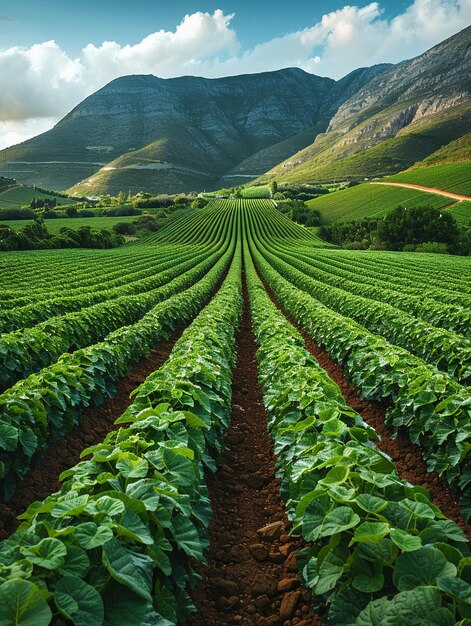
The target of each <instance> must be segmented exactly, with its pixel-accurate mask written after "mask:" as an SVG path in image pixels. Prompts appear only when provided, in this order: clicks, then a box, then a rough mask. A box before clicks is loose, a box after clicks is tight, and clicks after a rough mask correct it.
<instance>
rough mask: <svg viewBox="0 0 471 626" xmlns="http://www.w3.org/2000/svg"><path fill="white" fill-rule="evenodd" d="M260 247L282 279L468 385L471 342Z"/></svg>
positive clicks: (289, 257)
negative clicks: (322, 277)
mask: <svg viewBox="0 0 471 626" xmlns="http://www.w3.org/2000/svg"><path fill="white" fill-rule="evenodd" d="M259 241H260V240H259ZM259 246H260V249H261V251H262V253H263V255H264V257H265V258H266V259H267V260H269V262H270V263H271V265H273V266H274V267H275V268H276V269H277V270H278V271H279V272H280V273H281V274H282V275H283V276H284V277H285V278H287V279H289V280H290V282H292V283H293V284H295V285H296V286H297V287H299V288H300V289H302V290H303V291H306V292H307V293H309V294H310V295H311V296H313V297H314V298H316V299H317V300H319V301H320V302H322V303H323V304H325V305H326V306H328V307H329V308H332V309H333V310H335V311H336V312H338V313H341V314H342V315H345V316H347V317H349V318H351V319H353V320H355V321H357V322H358V323H360V324H361V325H362V326H364V327H365V328H367V329H368V330H369V331H371V332H373V333H376V334H379V335H382V336H383V337H385V338H386V339H387V340H388V341H390V342H392V343H394V344H397V345H399V346H401V347H403V348H405V349H406V350H409V351H410V352H412V353H413V354H416V355H417V356H419V357H420V358H422V359H423V360H424V361H426V362H428V363H430V364H431V365H434V366H436V367H438V368H439V369H441V370H444V371H446V372H447V373H448V374H450V376H452V377H454V378H456V380H458V381H459V382H461V383H462V384H464V385H467V384H469V383H471V342H470V341H469V340H468V339H466V338H465V337H463V336H462V335H460V334H458V333H455V332H452V331H448V330H445V329H443V328H437V327H435V326H431V325H430V324H427V323H425V322H423V321H422V320H420V319H417V318H415V317H413V316H412V315H410V314H408V313H405V312H403V311H401V310H399V309H397V308H395V307H394V306H391V305H390V304H387V303H383V302H376V301H375V300H371V299H369V298H367V297H363V296H357V295H354V294H351V293H349V292H346V291H344V290H343V289H340V288H338V287H331V286H329V285H328V284H326V283H325V282H324V281H321V280H318V279H316V278H313V277H312V275H317V269H315V268H311V267H310V266H308V265H307V264H306V263H304V262H303V261H298V260H297V259H296V258H295V256H294V255H285V254H283V253H281V252H279V251H277V250H276V249H275V252H272V251H273V250H274V248H272V247H271V246H270V245H269V244H268V245H267V244H266V243H265V242H264V243H263V244H262V243H259Z"/></svg>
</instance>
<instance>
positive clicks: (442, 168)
mask: <svg viewBox="0 0 471 626" xmlns="http://www.w3.org/2000/svg"><path fill="white" fill-rule="evenodd" d="M468 146H469V144H468ZM385 180H387V181H392V182H400V183H411V184H413V185H422V186H423V187H432V188H435V189H442V190H443V191H451V192H453V193H458V194H462V195H464V196H471V161H464V162H462V163H446V164H443V165H433V166H431V167H419V168H413V169H409V170H406V171H405V172H401V173H400V174H396V175H395V176H390V177H388V178H385Z"/></svg>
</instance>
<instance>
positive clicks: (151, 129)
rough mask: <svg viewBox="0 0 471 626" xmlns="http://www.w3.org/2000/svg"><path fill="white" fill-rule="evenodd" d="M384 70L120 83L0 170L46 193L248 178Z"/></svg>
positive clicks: (20, 149)
mask: <svg viewBox="0 0 471 626" xmlns="http://www.w3.org/2000/svg"><path fill="white" fill-rule="evenodd" d="M386 67H387V66H384V65H382V66H376V67H373V68H366V69H362V70H357V71H356V72H353V73H352V74H351V75H349V76H348V77H346V78H345V79H343V80H342V81H338V82H335V81H334V80H332V79H330V78H320V77H318V76H314V75H312V74H307V73H306V72H304V71H302V70H300V69H296V68H290V69H285V70H279V71H276V72H265V73H262V74H250V75H242V76H233V77H228V78H219V79H205V78H198V77H191V76H184V77H181V78H174V79H167V80H164V79H160V78H157V77H155V76H124V77H122V78H119V79H116V80H114V81H112V82H111V83H109V84H108V85H106V86H105V87H103V89H100V90H99V91H98V92H96V93H95V94H93V95H91V96H90V97H88V98H87V99H86V100H84V101H83V102H82V103H80V104H79V105H78V106H77V107H76V108H75V109H74V110H73V111H71V112H70V113H69V114H68V115H67V116H66V117H65V118H64V119H63V120H61V121H60V122H59V123H58V124H57V125H56V126H55V127H54V128H53V129H52V130H50V131H48V132H47V133H44V134H42V135H39V136H38V137H35V138H33V139H31V140H29V141H26V142H24V143H22V144H20V145H18V146H13V147H11V148H7V149H6V150H3V151H1V152H0V173H5V174H6V175H10V176H14V177H16V178H17V179H18V180H20V181H22V182H29V183H35V184H41V185H44V186H48V187H53V188H54V187H55V188H58V187H60V188H64V187H70V186H72V185H75V186H74V187H73V192H74V193H78V194H80V193H104V192H116V191H118V190H120V189H126V190H127V189H131V191H139V190H140V189H142V188H146V189H148V190H154V191H183V190H187V191H188V190H190V189H202V188H205V187H206V188H208V187H210V186H211V185H216V181H217V180H218V179H220V178H221V177H222V176H224V175H225V174H228V173H235V174H238V173H240V172H238V171H237V166H238V165H239V164H242V163H244V164H245V165H243V166H242V169H243V170H245V171H247V170H246V167H247V164H249V166H250V168H252V167H254V166H256V168H257V169H256V171H255V172H249V174H253V173H254V174H255V175H259V174H263V173H264V172H265V171H267V170H268V169H270V168H271V167H273V166H274V165H276V164H277V163H279V162H280V161H282V160H283V159H285V158H287V157H288V156H289V155H290V154H292V153H293V152H295V151H297V150H299V149H301V148H303V147H305V146H306V145H308V144H309V143H310V142H311V141H312V139H313V137H314V136H315V135H316V134H317V133H318V132H321V131H324V130H325V129H326V127H327V124H328V122H329V120H330V118H331V117H332V115H333V114H334V113H335V111H336V110H337V109H338V107H339V105H340V104H341V103H342V102H344V101H345V100H346V99H347V98H349V97H350V96H351V95H352V93H353V92H354V91H355V90H357V89H358V88H359V87H360V86H362V85H363V84H364V83H365V82H367V81H368V80H370V79H371V77H372V76H374V75H376V74H378V73H379V72H382V71H384V69H385V68H386ZM272 148H273V149H272ZM251 159H254V160H253V161H251ZM84 178H85V179H86V180H85V181H83V182H80V181H81V180H82V179H84ZM77 183H79V184H77Z"/></svg>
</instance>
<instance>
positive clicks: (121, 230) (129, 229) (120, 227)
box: [113, 222, 137, 235]
mask: <svg viewBox="0 0 471 626" xmlns="http://www.w3.org/2000/svg"><path fill="white" fill-rule="evenodd" d="M113 230H114V232H115V233H118V235H135V234H136V231H137V228H136V226H135V225H134V224H132V223H131V222H118V223H117V224H113Z"/></svg>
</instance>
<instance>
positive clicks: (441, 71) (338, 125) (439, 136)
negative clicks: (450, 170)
mask: <svg viewBox="0 0 471 626" xmlns="http://www.w3.org/2000/svg"><path fill="white" fill-rule="evenodd" d="M470 128H471V27H469V28H467V29H465V30H463V31H461V32H460V33H458V34H457V35H454V36H453V37H450V38H449V39H447V40H446V41H443V42H442V43H440V44H438V45H437V46H435V47H434V48H432V49H431V50H429V51H427V52H425V53H424V54H421V55H420V56H418V57H416V58H414V59H412V60H409V61H404V62H402V63H399V64H398V65H395V66H392V67H390V68H388V69H386V70H385V71H383V72H382V73H380V74H379V75H377V76H375V77H373V78H372V79H371V80H370V81H368V82H367V83H365V84H364V85H363V86H361V87H359V89H358V90H357V91H356V93H354V94H353V95H352V96H351V97H349V98H348V99H346V100H345V102H343V103H342V104H341V105H340V106H339V108H338V110H337V111H336V113H335V115H333V117H332V119H331V120H330V122H329V125H328V128H327V131H326V132H325V133H321V134H319V135H317V137H316V138H315V140H314V142H313V143H312V144H311V145H310V146H308V147H306V148H304V149H303V150H301V151H300V152H298V153H297V154H295V155H294V156H291V157H290V158H289V159H287V160H285V161H284V162H283V163H281V164H280V165H278V166H277V167H275V168H273V169H272V170H271V171H270V172H268V174H267V175H266V176H265V177H263V178H262V180H267V179H269V178H276V179H277V180H278V181H292V182H301V181H306V180H311V181H318V182H321V181H328V180H335V179H337V180H338V179H343V180H345V179H351V178H364V177H375V176H383V175H386V174H391V173H395V172H399V171H401V170H403V169H405V168H408V167H410V166H412V165H413V164H415V163H418V162H423V164H424V165H425V164H428V161H427V157H429V156H430V157H431V155H433V154H435V153H437V159H439V162H447V161H448V160H457V159H461V160H466V159H471V151H470V146H469V143H468V144H467V148H466V145H465V144H466V140H463V139H462V137H463V136H464V135H465V134H466V133H467V132H469V129H470ZM450 142H451V143H452V145H451V146H450V149H449V150H447V149H446V148H445V147H444V146H446V145H447V144H449V143H450ZM440 159H441V161H440ZM431 161H432V162H434V159H433V158H432V157H431Z"/></svg>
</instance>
